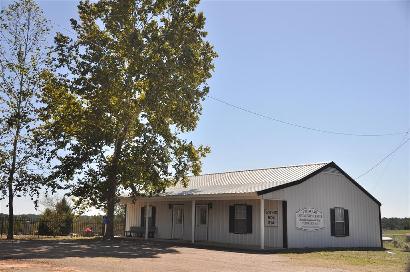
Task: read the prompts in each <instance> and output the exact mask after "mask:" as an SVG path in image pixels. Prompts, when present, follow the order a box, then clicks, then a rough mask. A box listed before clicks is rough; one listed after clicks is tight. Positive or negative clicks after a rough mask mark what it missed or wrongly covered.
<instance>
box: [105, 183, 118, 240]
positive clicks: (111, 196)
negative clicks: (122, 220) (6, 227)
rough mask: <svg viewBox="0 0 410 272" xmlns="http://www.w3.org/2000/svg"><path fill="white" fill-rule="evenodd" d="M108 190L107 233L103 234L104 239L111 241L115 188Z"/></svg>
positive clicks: (112, 235) (112, 236)
mask: <svg viewBox="0 0 410 272" xmlns="http://www.w3.org/2000/svg"><path fill="white" fill-rule="evenodd" d="M112 187H114V188H112V189H110V192H109V196H108V201H107V219H108V224H107V231H106V232H105V233H104V238H105V239H113V238H114V210H115V197H116V196H115V191H116V190H115V187H116V186H112Z"/></svg>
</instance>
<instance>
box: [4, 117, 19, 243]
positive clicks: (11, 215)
mask: <svg viewBox="0 0 410 272" xmlns="http://www.w3.org/2000/svg"><path fill="white" fill-rule="evenodd" d="M19 136H20V124H17V129H16V135H15V136H14V141H13V153H12V156H13V158H12V162H11V167H10V173H9V178H8V189H9V226H8V230H7V239H8V240H12V239H13V238H14V237H13V234H14V211H13V208H14V207H13V198H14V192H13V181H14V173H15V172H16V159H17V144H18V138H19Z"/></svg>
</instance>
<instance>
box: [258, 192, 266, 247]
mask: <svg viewBox="0 0 410 272" xmlns="http://www.w3.org/2000/svg"><path fill="white" fill-rule="evenodd" d="M260 202H261V203H260V209H259V210H260V228H261V229H260V235H261V249H265V222H264V221H265V199H263V197H261V200H260Z"/></svg>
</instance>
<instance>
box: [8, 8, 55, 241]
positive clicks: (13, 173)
mask: <svg viewBox="0 0 410 272" xmlns="http://www.w3.org/2000/svg"><path fill="white" fill-rule="evenodd" d="M47 33H48V27H47V20H46V19H45V18H44V16H43V13H42V11H41V9H40V8H39V7H38V6H37V4H36V3H35V2H33V1H32V0H18V1H16V2H14V3H12V4H10V5H9V6H8V7H6V8H5V9H3V10H2V11H1V14H0V189H3V188H7V191H8V193H7V194H8V199H9V201H8V207H9V227H8V234H7V238H8V239H13V218H14V217H13V215H14V213H13V200H14V197H16V196H22V195H29V196H31V198H32V199H33V200H34V201H36V200H37V198H38V194H39V189H40V187H41V184H42V181H43V179H42V175H43V173H44V171H43V170H44V169H42V168H43V167H44V166H45V165H46V164H45V163H44V162H43V161H42V158H43V157H42V156H41V154H42V152H41V148H39V146H38V145H37V141H36V137H35V131H36V127H37V125H38V118H37V111H36V110H37V109H38V104H37V100H38V98H39V93H40V90H41V89H40V88H39V87H40V82H41V80H40V77H39V75H40V71H41V69H42V68H43V67H44V59H45V58H44V51H43V50H44V48H45V38H46V36H47ZM2 197H4V196H0V198H2Z"/></svg>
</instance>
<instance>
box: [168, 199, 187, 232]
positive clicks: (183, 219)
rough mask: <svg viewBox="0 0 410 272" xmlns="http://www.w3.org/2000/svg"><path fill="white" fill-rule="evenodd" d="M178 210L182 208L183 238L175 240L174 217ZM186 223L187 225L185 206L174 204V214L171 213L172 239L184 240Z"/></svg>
mask: <svg viewBox="0 0 410 272" xmlns="http://www.w3.org/2000/svg"><path fill="white" fill-rule="evenodd" d="M176 208H182V236H181V238H175V237H174V230H175V229H174V218H175V217H174V215H175V209H176ZM184 223H185V207H184V204H174V205H172V213H171V239H178V240H184Z"/></svg>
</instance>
